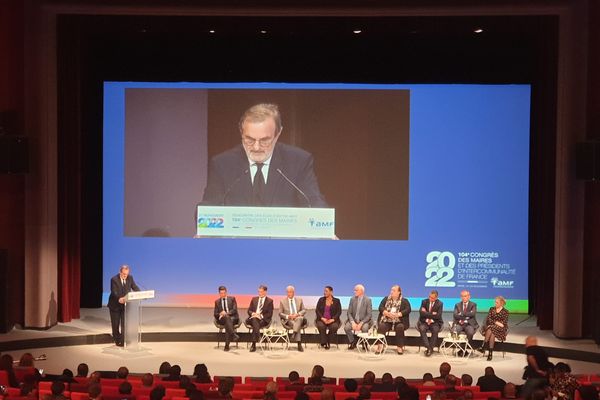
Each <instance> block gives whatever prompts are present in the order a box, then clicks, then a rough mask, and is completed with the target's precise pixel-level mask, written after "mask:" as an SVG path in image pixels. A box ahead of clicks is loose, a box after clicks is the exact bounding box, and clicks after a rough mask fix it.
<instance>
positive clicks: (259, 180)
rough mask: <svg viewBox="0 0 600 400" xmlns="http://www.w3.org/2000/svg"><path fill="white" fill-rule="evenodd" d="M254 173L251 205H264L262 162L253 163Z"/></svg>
mask: <svg viewBox="0 0 600 400" xmlns="http://www.w3.org/2000/svg"><path fill="white" fill-rule="evenodd" d="M254 165H256V174H255V175H254V182H253V183H252V205H254V206H258V207H260V206H264V205H265V203H264V197H263V196H264V192H265V176H264V175H263V173H262V167H263V165H264V164H263V163H258V162H257V163H255V164H254Z"/></svg>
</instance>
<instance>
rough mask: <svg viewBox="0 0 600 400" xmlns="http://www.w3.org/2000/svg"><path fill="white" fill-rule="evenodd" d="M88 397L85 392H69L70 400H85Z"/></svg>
mask: <svg viewBox="0 0 600 400" xmlns="http://www.w3.org/2000/svg"><path fill="white" fill-rule="evenodd" d="M88 398H89V395H88V394H87V393H77V392H72V393H71V400H87V399H88Z"/></svg>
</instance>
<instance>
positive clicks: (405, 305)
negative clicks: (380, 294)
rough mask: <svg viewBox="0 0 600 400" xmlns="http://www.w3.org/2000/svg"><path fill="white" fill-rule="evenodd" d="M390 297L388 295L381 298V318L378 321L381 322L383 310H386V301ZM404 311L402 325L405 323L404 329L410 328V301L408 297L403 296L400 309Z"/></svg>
mask: <svg viewBox="0 0 600 400" xmlns="http://www.w3.org/2000/svg"><path fill="white" fill-rule="evenodd" d="M387 299H388V296H386V297H384V298H383V299H381V303H379V319H378V320H377V321H379V322H381V318H382V317H383V310H385V303H386V301H387ZM399 311H400V312H401V313H402V318H401V321H402V325H404V330H407V329H408V328H410V319H409V316H410V311H411V309H410V302H409V301H408V299H407V298H406V297H402V300H401V301H400V310H399Z"/></svg>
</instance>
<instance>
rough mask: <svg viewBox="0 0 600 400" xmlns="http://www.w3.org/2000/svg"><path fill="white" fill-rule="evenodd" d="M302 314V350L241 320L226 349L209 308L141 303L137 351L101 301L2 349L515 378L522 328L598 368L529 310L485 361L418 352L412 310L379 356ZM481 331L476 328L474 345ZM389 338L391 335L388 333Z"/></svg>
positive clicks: (595, 358) (219, 366)
mask: <svg viewBox="0 0 600 400" xmlns="http://www.w3.org/2000/svg"><path fill="white" fill-rule="evenodd" d="M245 315H246V310H245V309H240V316H245ZM344 315H345V314H344V313H343V314H342V316H344ZM307 318H308V320H309V322H310V324H309V327H308V328H307V329H306V335H305V338H304V339H303V340H306V342H307V344H306V349H305V351H304V352H303V353H300V352H298V351H297V349H296V346H295V345H292V346H290V349H289V351H287V352H281V351H276V352H269V351H260V349H259V351H257V352H256V353H250V352H249V351H248V349H247V346H246V340H247V339H248V338H249V336H248V333H247V329H245V328H244V326H243V325H242V326H241V327H240V329H238V332H239V333H240V336H241V341H240V342H239V347H236V345H235V344H232V346H231V351H230V352H228V353H226V352H224V351H223V348H222V346H223V343H222V336H221V337H219V336H218V334H217V329H216V328H215V326H214V324H213V320H212V319H213V316H212V309H201V308H163V307H146V308H144V311H143V327H142V332H143V333H142V342H143V344H142V346H143V348H144V349H143V351H139V352H130V351H126V350H124V349H122V348H118V347H116V346H114V344H113V343H112V340H111V337H110V317H109V313H108V309H106V308H102V309H82V310H81V318H80V319H79V320H75V321H72V322H70V323H66V324H58V325H57V326H55V327H53V328H51V329H48V330H45V331H39V330H20V329H13V330H12V331H11V332H9V333H7V334H3V335H0V351H1V352H2V353H3V354H4V353H9V354H12V356H13V357H14V358H15V359H18V358H19V357H20V355H21V354H22V353H23V352H25V351H28V352H31V353H33V355H34V356H39V355H40V354H46V355H47V357H48V359H47V360H46V361H39V362H37V364H36V366H37V367H38V368H44V370H45V372H47V373H60V372H61V371H62V370H63V369H64V368H70V369H72V370H75V369H76V367H77V364H78V363H80V362H86V363H88V364H89V366H90V370H91V371H94V370H113V369H117V368H118V367H120V366H122V365H126V366H127V367H129V369H130V371H132V372H158V366H159V365H160V363H161V362H162V361H165V360H166V361H169V362H171V363H172V364H179V365H180V366H181V367H182V370H183V373H185V374H191V373H192V371H193V368H194V365H195V364H197V363H205V364H207V366H208V367H209V371H210V373H211V374H212V375H242V376H287V374H288V372H289V371H291V370H297V371H298V372H299V373H300V375H301V376H307V375H310V371H311V369H312V366H313V365H315V364H321V365H323V366H324V367H325V373H326V375H328V376H335V377H359V376H362V374H363V373H364V372H365V371H367V370H371V371H373V372H375V374H377V376H381V374H383V373H384V372H390V373H392V375H394V376H398V375H401V376H404V377H406V378H418V377H421V376H422V375H423V374H424V373H425V372H431V373H433V374H434V376H436V372H437V370H438V367H439V364H440V363H441V362H443V361H448V362H449V363H450V364H451V365H452V373H453V374H455V375H462V374H463V373H468V374H471V375H473V376H474V377H475V379H477V377H479V376H481V375H483V370H484V368H485V367H486V366H488V365H491V366H493V367H494V369H495V370H496V374H497V375H499V376H501V377H502V378H504V379H505V380H507V381H512V382H514V383H517V384H520V383H521V382H522V380H521V375H522V369H523V366H524V365H525V355H524V354H523V353H524V347H523V343H524V340H525V338H526V337H527V336H530V335H534V336H537V337H538V338H539V344H540V345H541V346H544V347H545V348H546V349H547V351H548V353H549V354H550V356H551V357H552V361H554V362H557V361H558V360H562V361H565V362H567V363H569V364H570V365H571V367H572V369H573V372H574V373H598V372H600V347H599V346H597V345H596V344H595V343H594V342H593V341H591V340H560V339H557V338H556V337H554V335H553V334H552V332H549V331H540V330H539V329H538V328H537V327H536V324H535V317H528V316H527V315H512V316H511V318H510V321H509V334H508V338H507V342H506V343H504V344H497V349H496V352H495V353H494V359H493V361H491V362H488V361H486V359H485V357H482V356H481V355H479V353H477V354H475V356H474V357H471V358H469V359H462V358H458V357H452V356H451V355H450V356H445V355H444V354H441V353H439V352H437V351H436V352H434V354H433V356H431V357H425V356H424V352H423V348H421V351H420V352H419V347H418V346H419V344H420V342H421V341H420V338H419V337H418V332H417V330H416V329H415V328H414V326H415V324H416V319H417V313H411V328H410V329H409V330H407V331H406V335H407V338H406V350H405V354H404V355H401V356H400V355H397V354H396V353H395V346H393V345H390V346H389V348H388V350H387V352H386V353H385V354H383V356H380V357H366V356H364V355H363V354H361V353H359V352H358V351H356V350H354V351H349V350H347V347H348V346H347V344H346V343H347V339H346V337H345V335H344V334H343V329H342V328H340V330H339V331H338V334H339V342H340V344H339V348H338V347H336V345H335V344H332V346H331V349H330V350H323V349H319V348H318V346H317V343H318V336H317V331H316V329H315V328H314V323H313V322H314V310H309V312H308V313H307ZM451 318H452V315H451V313H447V314H444V321H448V320H451ZM484 318H485V314H479V315H478V321H482V320H483V319H484ZM446 326H447V325H446ZM447 332H448V330H447V328H446V330H445V331H443V332H442V333H440V337H444V336H446V334H447ZM481 339H482V337H481V335H480V334H479V333H477V334H476V336H475V341H476V344H477V345H479V343H480V340H481ZM218 340H221V347H220V348H217V341H218ZM390 342H392V343H393V338H391V340H390Z"/></svg>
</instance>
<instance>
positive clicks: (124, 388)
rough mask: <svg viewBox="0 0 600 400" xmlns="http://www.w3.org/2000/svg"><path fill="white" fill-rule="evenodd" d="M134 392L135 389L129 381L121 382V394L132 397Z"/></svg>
mask: <svg viewBox="0 0 600 400" xmlns="http://www.w3.org/2000/svg"><path fill="white" fill-rule="evenodd" d="M132 390H133V388H132V387H131V383H129V382H127V381H125V382H121V384H120V385H119V394H123V395H126V396H129V395H131V391H132Z"/></svg>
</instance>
